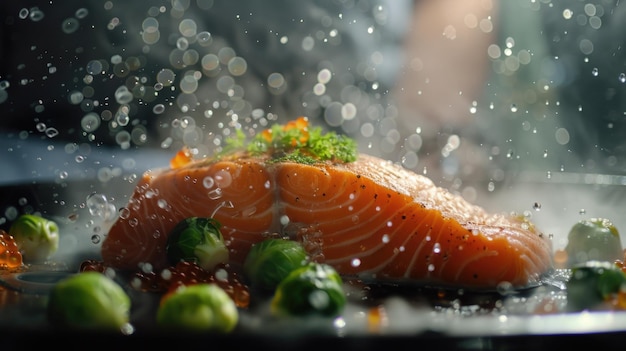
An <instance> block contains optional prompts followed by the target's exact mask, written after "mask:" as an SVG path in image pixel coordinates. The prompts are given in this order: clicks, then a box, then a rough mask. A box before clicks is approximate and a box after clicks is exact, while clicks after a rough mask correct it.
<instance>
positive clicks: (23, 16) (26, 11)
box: [18, 8, 30, 19]
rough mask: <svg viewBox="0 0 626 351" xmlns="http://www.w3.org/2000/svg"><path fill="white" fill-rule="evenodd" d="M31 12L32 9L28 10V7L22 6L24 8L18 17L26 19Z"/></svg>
mask: <svg viewBox="0 0 626 351" xmlns="http://www.w3.org/2000/svg"><path fill="white" fill-rule="evenodd" d="M29 13H30V11H28V9H27V8H22V9H21V10H20V12H19V13H18V17H19V18H20V19H26V18H28V14H29Z"/></svg>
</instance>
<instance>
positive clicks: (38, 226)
mask: <svg viewBox="0 0 626 351" xmlns="http://www.w3.org/2000/svg"><path fill="white" fill-rule="evenodd" d="M9 234H11V235H12V236H13V238H14V239H15V242H16V243H17V247H18V248H19V250H20V252H21V253H22V257H23V259H24V262H42V261H45V260H47V259H48V258H50V256H52V255H53V254H54V253H55V252H56V251H57V249H58V248H59V226H58V225H57V224H56V222H54V221H51V220H48V219H46V218H43V217H41V216H38V215H34V214H24V215H21V216H19V217H18V218H17V219H16V220H15V222H13V224H12V225H11V228H9Z"/></svg>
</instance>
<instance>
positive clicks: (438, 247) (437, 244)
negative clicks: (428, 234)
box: [433, 243, 441, 253]
mask: <svg viewBox="0 0 626 351" xmlns="http://www.w3.org/2000/svg"><path fill="white" fill-rule="evenodd" d="M433 252H434V253H440V252H441V244H439V243H435V245H434V246H433Z"/></svg>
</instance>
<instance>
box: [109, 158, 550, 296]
mask: <svg viewBox="0 0 626 351" xmlns="http://www.w3.org/2000/svg"><path fill="white" fill-rule="evenodd" d="M192 216H202V217H213V218H215V219H216V220H217V221H219V222H220V223H221V224H222V227H221V231H222V234H223V236H224V238H225V241H226V244H227V246H228V248H229V250H230V260H231V262H232V263H233V264H242V263H243V261H244V259H245V257H246V254H247V253H248V251H249V250H250V247H251V245H252V244H254V243H256V242H259V241H261V240H264V239H265V238H268V237H272V236H275V235H277V233H279V235H281V236H288V237H290V238H291V239H293V240H299V241H302V242H303V243H304V246H305V248H306V249H307V252H309V254H310V255H311V257H312V258H313V259H315V260H317V261H321V262H326V263H328V264H330V265H332V266H333V267H334V268H335V269H336V270H337V271H338V272H339V273H340V274H342V275H344V276H354V277H361V278H365V279H375V280H394V281H395V280H409V281H411V282H418V283H424V284H428V285H435V286H449V287H460V288H461V287H462V288H475V289H495V288H496V287H497V286H498V284H500V283H502V282H508V283H510V284H512V286H513V287H516V288H523V287H528V286H532V285H535V284H538V283H539V282H540V280H541V277H542V275H543V274H545V273H547V272H549V271H551V269H552V267H553V265H552V264H553V263H552V246H551V245H552V244H551V241H550V239H549V238H547V237H546V236H545V235H543V234H542V233H541V232H540V231H539V230H538V229H536V228H535V226H534V225H533V224H532V223H531V222H529V221H528V220H527V219H525V218H523V217H521V216H515V215H509V214H504V213H503V214H493V213H487V212H486V211H485V210H484V209H483V208H481V207H479V206H476V205H473V204H471V203H468V202H467V201H466V200H465V199H463V198H462V197H460V196H458V195H456V194H452V193H450V192H448V191H447V190H445V189H443V188H440V187H437V186H435V185H434V183H433V182H432V181H431V180H430V179H428V178H426V177H424V176H422V175H419V174H416V173H413V172H411V171H409V170H406V169H404V168H402V167H401V166H399V165H396V164H393V163H391V162H388V161H385V160H382V159H379V158H377V157H374V156H369V155H365V154H360V155H358V159H357V160H356V161H355V162H348V163H343V162H330V161H323V162H318V163H315V164H302V163H296V162H288V161H280V162H276V161H274V160H272V161H270V160H268V157H266V156H265V157H264V156H257V157H251V156H245V154H242V155H239V156H232V157H227V158H219V159H217V158H216V159H204V160H196V161H193V162H191V163H189V164H186V165H184V166H181V167H177V168H170V169H162V170H155V171H150V172H146V173H145V174H144V175H143V177H142V178H141V179H140V181H139V183H138V184H137V186H136V189H135V191H134V193H133V195H132V197H131V199H130V200H129V203H128V205H127V206H126V207H125V208H124V209H123V210H122V211H120V216H119V218H118V219H117V221H116V222H115V223H114V224H113V226H112V227H111V229H110V231H109V232H108V235H107V236H106V238H105V240H104V241H103V243H102V248H101V252H102V258H103V261H104V262H105V264H107V265H110V266H112V267H115V268H119V269H134V270H136V269H138V267H139V266H140V265H143V264H145V263H149V264H151V265H152V268H153V269H155V270H156V269H160V268H164V267H166V266H169V264H168V262H167V258H166V252H165V247H166V242H167V236H168V233H169V231H170V230H171V229H172V228H173V227H174V226H175V225H176V224H177V223H178V222H179V221H181V220H183V219H185V218H187V217H192Z"/></svg>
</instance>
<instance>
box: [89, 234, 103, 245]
mask: <svg viewBox="0 0 626 351" xmlns="http://www.w3.org/2000/svg"><path fill="white" fill-rule="evenodd" d="M100 240H101V238H100V235H98V234H94V235H92V236H91V242H92V243H93V244H99V243H100Z"/></svg>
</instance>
